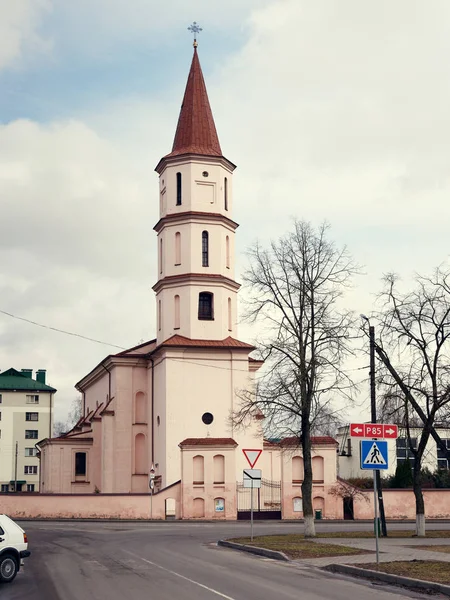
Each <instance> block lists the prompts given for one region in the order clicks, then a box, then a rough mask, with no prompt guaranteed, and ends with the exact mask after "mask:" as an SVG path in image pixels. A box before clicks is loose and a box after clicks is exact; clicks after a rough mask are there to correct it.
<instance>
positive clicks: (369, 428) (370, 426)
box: [350, 423, 398, 439]
mask: <svg viewBox="0 0 450 600" xmlns="http://www.w3.org/2000/svg"><path fill="white" fill-rule="evenodd" d="M350 436H351V437H360V438H377V439H396V438H397V437H398V427H397V425H386V423H352V424H351V425H350Z"/></svg>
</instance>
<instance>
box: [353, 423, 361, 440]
mask: <svg viewBox="0 0 450 600" xmlns="http://www.w3.org/2000/svg"><path fill="white" fill-rule="evenodd" d="M350 435H351V437H364V424H363V423H352V424H351V425H350Z"/></svg>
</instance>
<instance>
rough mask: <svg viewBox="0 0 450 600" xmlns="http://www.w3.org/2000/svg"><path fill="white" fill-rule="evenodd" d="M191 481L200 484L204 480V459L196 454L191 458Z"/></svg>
mask: <svg viewBox="0 0 450 600" xmlns="http://www.w3.org/2000/svg"><path fill="white" fill-rule="evenodd" d="M192 462H193V465H192V467H193V469H192V470H193V483H194V484H195V483H196V484H202V483H204V481H205V459H204V458H203V456H201V455H200V454H198V455H197V456H194V458H193V460H192Z"/></svg>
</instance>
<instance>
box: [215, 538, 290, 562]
mask: <svg viewBox="0 0 450 600" xmlns="http://www.w3.org/2000/svg"><path fill="white" fill-rule="evenodd" d="M217 545H218V546H223V547H224V548H232V549H233V550H241V552H249V553H250V554H257V555H258V556H265V557H266V558H273V559H275V560H282V561H284V562H291V561H290V559H289V558H288V557H287V556H286V554H284V553H283V552H278V550H267V549H266V548H258V547H257V546H245V545H244V544H236V543H235V542H227V541H226V540H219V541H218V542H217Z"/></svg>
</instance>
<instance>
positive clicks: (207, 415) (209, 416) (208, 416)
mask: <svg viewBox="0 0 450 600" xmlns="http://www.w3.org/2000/svg"><path fill="white" fill-rule="evenodd" d="M202 421H203V423H204V424H205V425H211V423H212V422H213V421H214V417H213V416H212V414H211V413H204V414H203V416H202Z"/></svg>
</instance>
